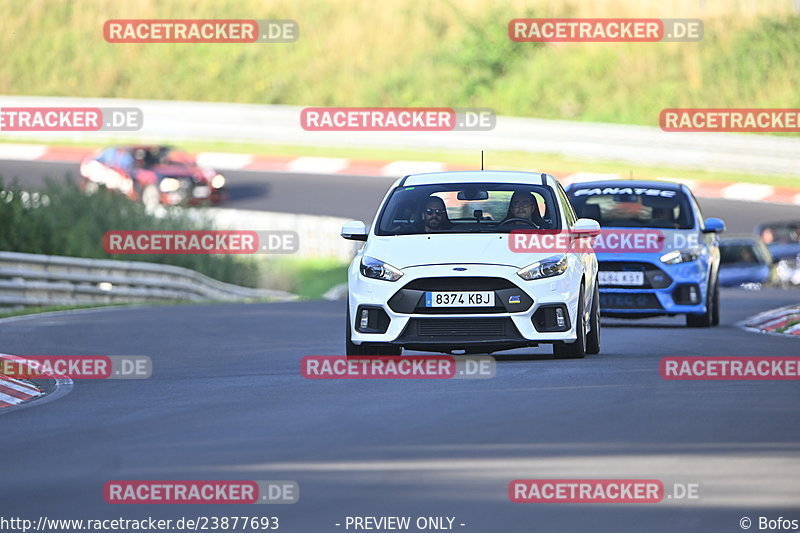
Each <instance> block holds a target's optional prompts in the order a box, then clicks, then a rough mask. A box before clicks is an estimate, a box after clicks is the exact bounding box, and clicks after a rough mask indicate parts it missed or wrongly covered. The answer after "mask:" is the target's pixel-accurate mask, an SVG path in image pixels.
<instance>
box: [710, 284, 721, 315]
mask: <svg viewBox="0 0 800 533" xmlns="http://www.w3.org/2000/svg"><path fill="white" fill-rule="evenodd" d="M711 325H712V326H719V279H717V281H716V282H714V309H713V312H712V313H711Z"/></svg>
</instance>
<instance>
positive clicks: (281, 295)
mask: <svg viewBox="0 0 800 533" xmlns="http://www.w3.org/2000/svg"><path fill="white" fill-rule="evenodd" d="M296 298H297V296H296V295H294V294H291V293H288V292H284V291H277V290H268V289H250V288H247V287H240V286H238V285H231V284H229V283H223V282H221V281H217V280H214V279H211V278H209V277H207V276H204V275H202V274H200V273H198V272H195V271H194V270H190V269H188V268H182V267H177V266H172V265H162V264H157V263H144V262H136V261H116V260H110V259H82V258H77V257H64V256H55V255H37V254H27V253H19V252H0V307H6V308H14V307H31V306H52V305H83V304H101V303H102V304H109V303H134V302H158V301H175V300H192V301H201V300H224V301H241V300H260V299H270V300H279V301H290V300H294V299H296Z"/></svg>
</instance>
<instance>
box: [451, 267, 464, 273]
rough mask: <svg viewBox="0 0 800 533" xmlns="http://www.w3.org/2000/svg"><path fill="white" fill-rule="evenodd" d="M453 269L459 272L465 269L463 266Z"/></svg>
mask: <svg viewBox="0 0 800 533" xmlns="http://www.w3.org/2000/svg"><path fill="white" fill-rule="evenodd" d="M453 270H458V271H459V272H464V271H465V270H466V268H464V267H456V268H454V269H453Z"/></svg>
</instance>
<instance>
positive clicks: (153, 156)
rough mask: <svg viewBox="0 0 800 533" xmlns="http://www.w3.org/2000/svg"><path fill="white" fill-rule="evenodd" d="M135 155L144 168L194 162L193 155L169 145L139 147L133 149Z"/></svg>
mask: <svg viewBox="0 0 800 533" xmlns="http://www.w3.org/2000/svg"><path fill="white" fill-rule="evenodd" d="M133 157H134V159H135V160H136V161H137V162H138V163H139V165H140V166H142V167H144V168H150V167H153V166H155V165H192V164H194V159H193V158H192V156H190V155H189V154H187V153H186V152H181V151H180V150H175V149H174V148H171V147H169V146H153V147H137V148H134V149H133Z"/></svg>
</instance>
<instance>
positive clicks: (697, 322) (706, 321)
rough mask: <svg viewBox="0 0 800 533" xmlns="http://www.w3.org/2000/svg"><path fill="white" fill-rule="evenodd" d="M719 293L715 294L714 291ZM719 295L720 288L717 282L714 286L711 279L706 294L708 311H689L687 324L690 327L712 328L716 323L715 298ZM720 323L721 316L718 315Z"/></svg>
mask: <svg viewBox="0 0 800 533" xmlns="http://www.w3.org/2000/svg"><path fill="white" fill-rule="evenodd" d="M715 292H716V293H717V295H716V296H715V295H714V293H715ZM718 297H719V288H717V287H716V284H715V285H714V287H713V288H712V286H711V280H709V281H708V293H707V294H706V312H705V313H699V314H698V313H689V314H687V315H686V325H687V326H688V327H690V328H710V327H711V326H713V325H715V324H714V307H715V303H716V302H715V301H714V300H715V299H718ZM717 323H719V316H718V317H717Z"/></svg>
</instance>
